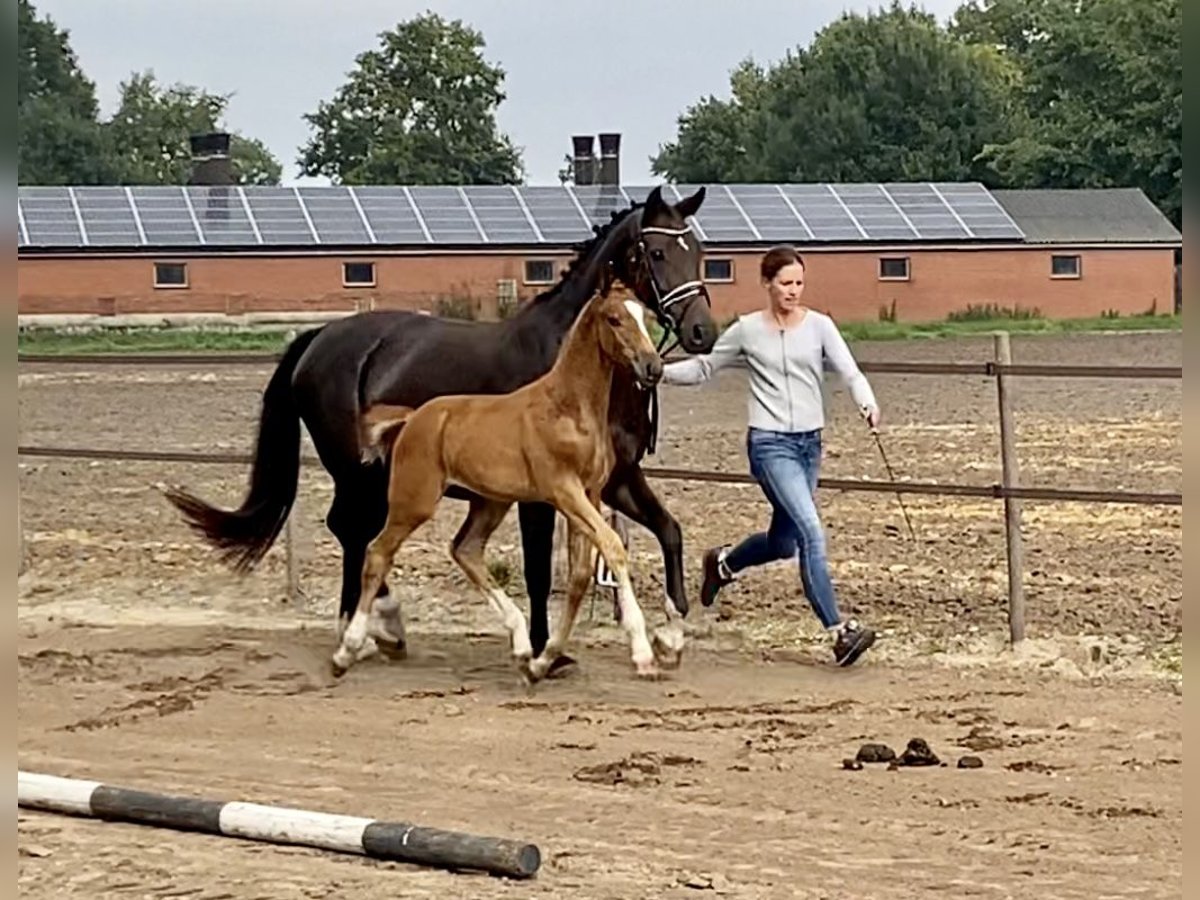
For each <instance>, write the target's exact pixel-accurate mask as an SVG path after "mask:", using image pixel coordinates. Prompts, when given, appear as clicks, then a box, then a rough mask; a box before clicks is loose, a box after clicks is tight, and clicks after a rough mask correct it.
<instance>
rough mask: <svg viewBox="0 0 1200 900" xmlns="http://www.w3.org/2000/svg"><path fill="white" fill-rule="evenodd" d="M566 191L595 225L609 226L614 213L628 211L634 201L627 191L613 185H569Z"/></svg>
mask: <svg viewBox="0 0 1200 900" xmlns="http://www.w3.org/2000/svg"><path fill="white" fill-rule="evenodd" d="M566 191H567V193H568V194H569V195H572V196H573V197H574V198H575V200H576V201H577V202H578V203H579V206H580V207H581V208H582V209H583V212H584V215H586V216H587V217H588V218H589V219H591V221H592V224H594V225H607V224H608V223H609V222H611V221H612V214H613V213H615V212H621V211H623V210H626V209H628V208H629V205H630V202H631V201H632V200H633V197H631V196H630V195H629V194H628V193H627V192H626V191H625V190H623V189H622V188H621V187H620V186H618V185H613V184H584V185H574V186H572V185H568V186H567V187H566ZM641 199H643V200H644V199H645V198H644V197H643V198H641Z"/></svg>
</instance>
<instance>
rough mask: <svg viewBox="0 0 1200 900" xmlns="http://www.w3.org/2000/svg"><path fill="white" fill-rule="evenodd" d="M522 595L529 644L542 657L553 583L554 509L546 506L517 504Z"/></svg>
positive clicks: (547, 635)
mask: <svg viewBox="0 0 1200 900" xmlns="http://www.w3.org/2000/svg"><path fill="white" fill-rule="evenodd" d="M517 519H518V522H519V523H520V526H521V554H522V557H523V559H524V571H525V592H526V593H527V594H528V595H529V643H530V644H531V645H532V647H533V652H534V654H538V653H541V652H542V650H543V649H544V648H545V646H546V640H547V639H548V638H549V637H550V621H549V608H548V602H549V599H550V586H551V583H552V582H553V580H554V507H553V506H551V505H550V504H549V503H520V504H518V505H517Z"/></svg>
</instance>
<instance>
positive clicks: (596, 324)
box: [546, 303, 614, 419]
mask: <svg viewBox="0 0 1200 900" xmlns="http://www.w3.org/2000/svg"><path fill="white" fill-rule="evenodd" d="M600 327H601V316H600V313H599V311H598V309H597V307H596V305H595V304H594V303H593V304H592V305H590V306H587V307H585V308H584V311H583V315H582V316H580V317H579V319H578V320H577V321H576V322H575V325H574V327H572V328H571V330H570V331H569V332H568V333H567V338H566V341H565V342H564V344H563V347H562V351H561V352H560V353H559V354H558V359H557V360H555V363H554V367H553V368H552V369H551V370H550V372H549V375H548V377H547V380H546V381H547V389H548V390H549V392H550V393H551V395H552V396H554V398H555V399H556V400H557V401H558V402H559V404H560V405H563V406H567V407H570V408H573V409H578V410H583V409H585V408H586V409H590V410H593V411H595V413H596V414H597V415H599V416H600V417H601V418H604V419H607V418H608V398H609V394H610V393H611V392H612V379H613V369H614V364H613V361H612V360H611V359H609V358H608V355H607V354H605V352H604V351H603V350H602V349H601V347H600V333H599V330H600Z"/></svg>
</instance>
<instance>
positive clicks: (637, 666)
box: [633, 659, 663, 681]
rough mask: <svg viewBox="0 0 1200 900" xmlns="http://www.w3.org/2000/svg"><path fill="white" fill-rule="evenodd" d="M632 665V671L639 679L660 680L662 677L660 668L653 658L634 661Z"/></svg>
mask: <svg viewBox="0 0 1200 900" xmlns="http://www.w3.org/2000/svg"><path fill="white" fill-rule="evenodd" d="M633 665H634V673H635V674H636V675H637V677H638V679H639V680H641V681H661V680H662V678H663V673H662V670H661V669H660V668H659V667H658V663H657V662H655V661H654V660H653V659H651V660H648V661H646V662H640V663H634V664H633Z"/></svg>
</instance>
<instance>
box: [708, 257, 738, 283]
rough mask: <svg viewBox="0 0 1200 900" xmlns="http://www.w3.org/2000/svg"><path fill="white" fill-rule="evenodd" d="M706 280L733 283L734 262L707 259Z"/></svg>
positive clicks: (730, 260)
mask: <svg viewBox="0 0 1200 900" xmlns="http://www.w3.org/2000/svg"><path fill="white" fill-rule="evenodd" d="M704 280H705V281H725V282H729V281H733V260H732V259H705V260H704Z"/></svg>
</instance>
